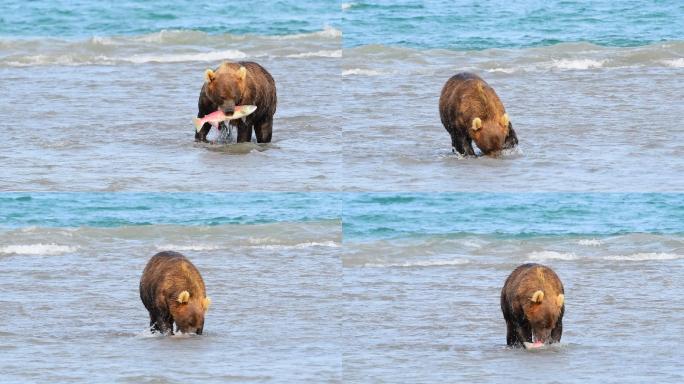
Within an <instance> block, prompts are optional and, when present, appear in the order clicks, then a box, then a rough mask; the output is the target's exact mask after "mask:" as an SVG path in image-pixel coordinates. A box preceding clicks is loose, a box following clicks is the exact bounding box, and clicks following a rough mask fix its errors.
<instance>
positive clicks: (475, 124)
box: [470, 117, 482, 131]
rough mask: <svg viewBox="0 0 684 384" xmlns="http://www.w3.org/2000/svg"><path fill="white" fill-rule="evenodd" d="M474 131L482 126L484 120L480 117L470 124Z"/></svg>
mask: <svg viewBox="0 0 684 384" xmlns="http://www.w3.org/2000/svg"><path fill="white" fill-rule="evenodd" d="M470 128H471V129H472V130H473V131H477V130H478V129H480V128H482V120H481V119H480V118H479V117H476V118H474V119H473V124H472V125H471V126H470Z"/></svg>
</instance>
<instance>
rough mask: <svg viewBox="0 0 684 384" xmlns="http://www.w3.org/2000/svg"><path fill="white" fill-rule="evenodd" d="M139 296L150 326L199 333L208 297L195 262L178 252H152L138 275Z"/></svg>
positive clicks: (170, 330)
mask: <svg viewBox="0 0 684 384" xmlns="http://www.w3.org/2000/svg"><path fill="white" fill-rule="evenodd" d="M140 299H142V302H143V304H144V305H145V308H147V310H148V311H149V313H150V328H151V329H152V331H153V332H154V331H158V332H161V333H163V334H167V333H168V334H173V323H174V322H175V323H176V331H180V332H182V333H196V334H198V335H201V334H202V330H203V328H204V314H205V312H206V311H207V309H209V304H211V300H210V299H209V298H208V297H206V293H205V290H204V280H202V276H201V275H200V273H199V271H198V270H197V268H195V266H194V265H193V264H192V263H191V262H190V260H188V259H187V258H185V256H183V255H182V254H180V253H178V252H171V251H166V252H159V253H157V254H156V255H154V256H152V258H151V259H150V261H149V262H148V263H147V266H146V267H145V270H144V271H143V274H142V277H141V278H140Z"/></svg>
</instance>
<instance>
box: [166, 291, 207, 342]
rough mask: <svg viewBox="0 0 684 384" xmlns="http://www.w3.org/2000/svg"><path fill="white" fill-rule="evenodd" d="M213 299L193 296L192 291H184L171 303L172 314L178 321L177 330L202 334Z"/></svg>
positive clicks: (175, 320) (174, 319)
mask: <svg viewBox="0 0 684 384" xmlns="http://www.w3.org/2000/svg"><path fill="white" fill-rule="evenodd" d="M210 304H211V299H209V298H208V297H203V298H200V297H197V296H191V295H190V292H188V291H182V292H181V293H179V294H178V297H177V298H176V300H174V301H173V302H172V305H170V310H171V316H172V317H173V321H174V322H175V323H176V331H180V332H182V333H196V334H198V335H201V334H202V329H203V328H204V314H205V313H206V312H207V310H208V309H209V305H210Z"/></svg>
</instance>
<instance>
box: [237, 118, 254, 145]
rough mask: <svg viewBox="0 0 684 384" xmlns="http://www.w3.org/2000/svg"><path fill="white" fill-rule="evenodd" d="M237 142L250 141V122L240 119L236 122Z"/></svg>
mask: <svg viewBox="0 0 684 384" xmlns="http://www.w3.org/2000/svg"><path fill="white" fill-rule="evenodd" d="M237 130H238V135H237V142H238V143H245V142H249V141H252V124H250V123H245V122H242V121H240V122H239V123H238V124H237Z"/></svg>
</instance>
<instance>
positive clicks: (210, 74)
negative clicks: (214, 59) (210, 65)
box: [204, 69, 216, 83]
mask: <svg viewBox="0 0 684 384" xmlns="http://www.w3.org/2000/svg"><path fill="white" fill-rule="evenodd" d="M215 78H216V74H215V73H214V71H213V70H211V69H207V70H206V71H204V82H205V83H211V82H212V81H213V80H214V79H215Z"/></svg>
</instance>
